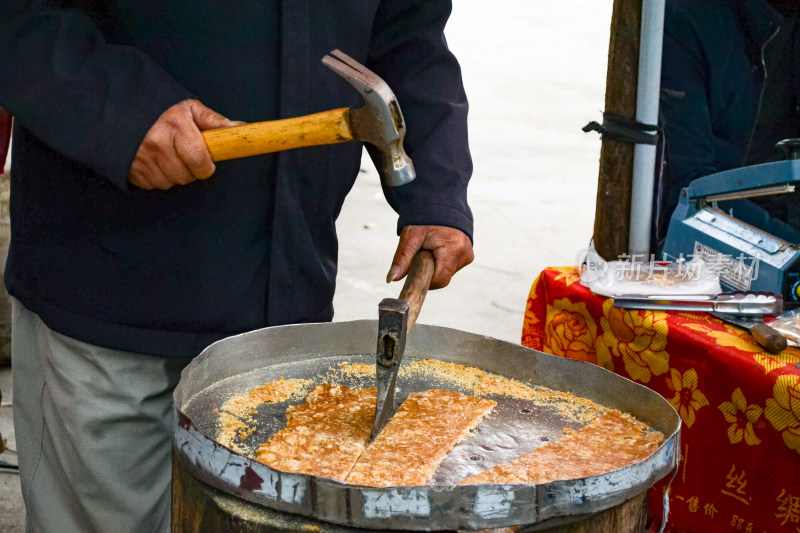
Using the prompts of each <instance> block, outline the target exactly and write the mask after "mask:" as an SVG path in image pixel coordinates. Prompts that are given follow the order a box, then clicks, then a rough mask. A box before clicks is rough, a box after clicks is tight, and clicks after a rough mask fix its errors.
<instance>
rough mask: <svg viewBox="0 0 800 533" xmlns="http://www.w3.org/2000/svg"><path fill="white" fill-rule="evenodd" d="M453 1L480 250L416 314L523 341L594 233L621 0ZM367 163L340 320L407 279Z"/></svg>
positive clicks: (4, 526)
mask: <svg viewBox="0 0 800 533" xmlns="http://www.w3.org/2000/svg"><path fill="white" fill-rule="evenodd" d="M455 4H456V5H455V9H454V13H453V16H452V18H451V21H450V24H449V25H448V28H447V37H448V42H449V43H450V46H451V48H452V49H453V50H454V51H455V53H456V54H457V55H458V56H459V59H460V61H461V64H462V68H463V75H464V82H465V85H466V87H467V94H468V96H469V99H470V105H471V114H470V144H471V147H472V152H473V159H474V164H475V174H474V178H473V181H472V184H471V188H470V202H471V205H472V208H473V211H474V214H475V254H476V259H475V262H474V263H473V264H472V265H471V266H469V267H468V268H467V269H465V270H464V271H462V272H461V273H459V274H458V275H457V276H456V278H455V279H454V280H453V282H452V283H451V285H450V286H449V287H447V288H446V289H443V290H440V291H434V292H432V293H430V294H429V296H428V298H427V300H426V302H425V305H424V307H423V311H422V314H421V316H420V319H419V320H420V323H429V324H437V325H443V326H448V327H453V328H457V329H461V330H465V331H470V332H474V333H481V334H485V335H488V336H491V337H496V338H499V339H503V340H508V341H512V342H519V338H520V332H521V328H522V317H523V313H524V307H525V300H526V296H527V293H528V290H529V288H530V285H531V283H532V282H533V280H534V279H535V277H536V275H537V273H538V272H539V271H541V270H542V268H544V267H545V266H547V265H566V264H573V263H574V258H575V256H576V255H577V253H578V251H579V250H580V249H581V248H582V247H584V246H586V245H587V244H588V242H589V239H590V237H591V233H592V221H593V218H594V199H595V193H596V181H597V172H598V170H597V164H598V158H599V152H600V143H599V141H598V140H597V137H596V136H595V135H586V134H584V133H582V132H581V130H580V129H581V127H582V126H583V125H584V124H586V123H587V122H589V121H590V120H595V119H598V118H600V112H601V110H602V108H603V101H604V90H605V72H606V53H607V50H608V37H609V35H608V27H609V24H610V16H611V2H608V1H606V2H597V1H596V0H573V1H571V2H562V1H559V0H538V1H536V2H531V1H530V0H505V1H504V2H502V4H499V5H498V7H500V6H502V9H486V3H485V2H483V1H481V0H458V2H455ZM365 170H367V171H366V172H364V173H363V174H362V175H361V176H360V177H359V180H358V182H357V184H356V186H355V188H354V190H353V192H352V193H351V195H350V196H349V198H348V201H347V203H346V204H345V207H344V210H343V213H342V216H341V218H340V220H339V223H338V226H339V229H340V234H341V239H340V245H341V253H340V275H339V280H338V289H337V292H336V297H335V301H334V303H335V306H336V317H335V320H353V319H361V318H374V317H375V316H376V312H377V304H378V302H379V301H380V299H381V298H384V297H387V296H396V295H397V293H398V292H399V291H400V284H397V283H396V284H392V285H386V283H385V282H384V279H385V276H386V272H387V271H388V269H389V265H390V262H391V258H392V254H393V253H394V247H395V245H396V236H395V232H394V228H395V220H396V218H395V215H394V213H393V212H392V211H391V209H390V208H389V207H388V206H387V205H386V203H385V201H384V200H383V198H382V196H381V194H380V187H379V185H378V178H377V175H376V174H375V172H374V170H372V169H371V165H370V164H369V163H365ZM0 391H2V393H3V403H2V404H0V434H2V436H3V438H5V439H7V441H8V444H9V446H10V447H11V448H12V449H13V448H14V438H13V437H14V435H13V428H12V425H11V408H10V407H9V404H10V402H11V401H13V400H12V398H11V379H10V375H9V371H8V369H0ZM0 460H4V461H8V462H14V463H15V462H16V457H15V455H14V454H13V453H8V452H7V453H5V454H2V455H0ZM23 520H24V518H23V511H22V507H21V497H20V495H19V485H18V477H17V476H15V475H13V474H8V473H5V472H3V471H2V470H0V531H3V532H7V533H15V532H19V531H22V524H23Z"/></svg>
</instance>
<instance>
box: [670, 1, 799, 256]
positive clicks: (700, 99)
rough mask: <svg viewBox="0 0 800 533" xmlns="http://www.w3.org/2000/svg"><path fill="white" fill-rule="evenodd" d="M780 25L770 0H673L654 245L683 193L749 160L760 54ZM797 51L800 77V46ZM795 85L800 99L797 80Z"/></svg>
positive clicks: (762, 77)
mask: <svg viewBox="0 0 800 533" xmlns="http://www.w3.org/2000/svg"><path fill="white" fill-rule="evenodd" d="M778 20H779V19H778V14H777V13H776V12H775V11H774V10H773V9H772V7H771V6H769V5H768V4H767V2H766V1H765V0H667V2H666V13H665V20H664V52H663V60H662V73H661V116H662V121H663V126H664V134H665V139H666V167H665V169H664V170H665V172H664V174H663V175H662V176H661V179H660V180H659V185H658V187H659V188H658V191H656V198H655V206H656V209H655V210H654V213H655V217H656V224H655V227H654V234H655V239H656V242H658V241H660V239H663V237H664V236H665V235H666V230H667V225H668V224H669V217H670V216H671V215H672V212H673V211H674V209H675V207H676V206H677V204H678V195H679V194H680V190H681V188H683V187H685V186H687V185H688V184H689V182H690V181H692V180H693V179H695V178H699V177H702V176H706V175H708V174H713V173H714V172H720V171H723V170H729V169H732V168H737V167H741V166H744V164H745V162H746V161H747V158H748V152H749V150H750V147H751V143H752V135H753V129H754V126H755V123H756V119H757V116H758V110H759V102H760V99H761V94H762V91H763V88H764V80H765V75H766V74H765V68H764V64H763V62H762V55H763V53H764V51H765V49H766V47H768V46H769V43H770V41H771V39H772V38H773V36H774V35H775V32H776V30H777V28H778ZM792 46H793V47H794V61H795V69H794V70H795V72H800V68H798V67H800V41H795V42H794V43H793V44H792ZM768 69H769V65H767V70H768ZM794 87H795V94H796V95H798V96H800V84H798V83H797V80H795V84H794Z"/></svg>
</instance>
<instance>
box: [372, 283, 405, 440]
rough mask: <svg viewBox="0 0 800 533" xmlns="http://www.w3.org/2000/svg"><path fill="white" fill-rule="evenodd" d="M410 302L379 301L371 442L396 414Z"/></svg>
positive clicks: (387, 299)
mask: <svg viewBox="0 0 800 533" xmlns="http://www.w3.org/2000/svg"><path fill="white" fill-rule="evenodd" d="M408 309H409V303H408V302H407V301H405V300H398V299H395V298H384V299H383V300H382V301H381V303H380V304H379V305H378V350H377V353H376V361H375V383H376V387H377V397H376V402H375V424H374V425H373V427H372V436H371V437H370V442H372V441H373V440H375V437H376V436H378V433H380V432H381V430H382V429H383V428H384V426H386V423H387V422H388V421H389V419H390V418H391V417H392V415H393V414H394V411H395V409H394V392H395V388H396V387H397V373H398V371H399V370H400V361H401V360H402V359H403V352H404V351H405V347H406V333H407V331H406V330H407V328H408Z"/></svg>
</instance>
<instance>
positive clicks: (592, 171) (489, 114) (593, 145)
mask: <svg viewBox="0 0 800 533" xmlns="http://www.w3.org/2000/svg"><path fill="white" fill-rule="evenodd" d="M487 7H488V5H487V3H486V2H483V1H479V0H458V1H457V2H454V7H453V14H452V16H451V18H450V22H449V24H448V26H447V29H446V32H445V33H446V36H447V40H448V43H449V45H450V47H451V49H452V50H453V52H454V53H455V54H456V56H457V57H458V59H459V62H460V63H461V67H462V71H463V77H464V84H465V87H466V90H467V97H468V98H469V102H470V146H471V149H472V157H473V162H474V167H475V171H474V175H473V178H472V182H471V185H470V196H469V197H470V204H471V206H472V210H473V213H474V215H475V243H474V244H475V262H474V263H473V264H472V265H470V266H468V267H467V268H466V269H464V270H462V271H461V272H460V273H458V274H457V275H456V276H455V278H454V279H453V281H452V283H451V284H450V286H448V287H446V288H444V289H442V290H438V291H434V292H431V293H429V295H428V298H427V300H426V301H425V304H424V306H423V308H422V313H421V315H420V318H419V320H420V322H421V323H426V324H436V325H442V326H448V327H452V328H456V329H461V330H465V331H469V332H472V333H480V334H484V335H487V336H490V337H495V338H498V339H503V340H508V341H512V342H519V340H520V333H521V330H522V320H523V316H524V312H525V304H526V298H527V295H528V291H529V289H530V286H531V284H532V283H533V281H534V279H535V278H536V275H537V274H538V273H539V272H540V271H541V270H542V269H543V268H544V267H545V266H564V265H573V264H575V258H576V256H577V255H578V253H579V251H580V250H581V249H582V248H584V247H586V246H587V245H588V244H589V241H590V239H591V236H592V225H593V222H594V211H595V195H596V193H597V176H598V163H599V157H600V140H599V137H598V135H597V134H586V133H583V132H582V131H581V128H582V127H583V126H584V125H585V124H586V123H588V122H589V121H591V120H600V119H601V118H602V117H601V111H602V109H603V106H604V98H605V81H606V65H607V55H608V43H609V28H610V24H611V9H612V2H597V1H593V0H573V1H571V2H561V1H558V0H537V1H535V2H531V1H530V0H504V1H503V2H501V3H498V4H494V5H493V7H494V9H487ZM401 105H402V102H401ZM363 170H364V171H365V172H362V174H361V175H360V176H359V179H358V181H357V182H356V186H355V188H354V190H353V192H352V193H351V195H350V196H349V197H348V200H347V202H346V203H345V206H344V210H343V212H342V215H341V217H340V219H339V222H338V228H339V234H340V271H339V278H338V286H337V292H336V297H335V299H334V306H335V309H336V315H335V318H334V320H337V321H342V320H354V319H361V318H376V317H377V306H378V302H379V301H380V300H381V299H382V298H385V297H397V294H399V292H400V289H401V287H402V285H401V283H394V284H391V285H387V284H386V283H385V277H386V273H387V272H388V270H389V266H390V264H391V259H392V255H393V254H394V250H395V246H396V244H397V237H396V235H395V224H396V215H395V214H394V212H393V211H392V210H391V208H389V207H388V205H387V204H386V202H385V200H384V199H383V195H382V194H381V191H380V186H379V183H378V177H377V174H376V173H375V170H374V168H373V167H372V164H371V162H370V161H369V159H365V160H364V163H363Z"/></svg>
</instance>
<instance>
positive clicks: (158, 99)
mask: <svg viewBox="0 0 800 533" xmlns="http://www.w3.org/2000/svg"><path fill="white" fill-rule="evenodd" d="M450 9H451V6H450V2H445V1H431V0H424V1H399V0H389V1H378V0H337V1H335V2H327V1H313V0H284V1H278V0H275V1H267V0H258V1H255V0H238V1H236V2H222V1H213V0H212V1H209V0H206V1H199V0H177V1H169V2H149V1H138V0H114V1H109V2H94V1H84V2H66V1H63V2H58V3H57V2H52V1H21V0H4V1H3V2H2V3H0V106H2V107H5V108H7V109H8V110H9V111H10V112H11V113H12V114H13V115H14V116H15V118H16V122H15V131H14V145H13V154H12V157H13V164H12V167H13V171H12V191H13V192H12V198H11V214H12V242H11V247H10V252H9V259H8V264H7V269H6V277H5V280H6V284H7V287H8V290H9V292H10V293H11V294H12V295H13V296H15V297H16V298H18V299H19V300H21V301H22V303H24V304H25V305H26V306H27V307H28V308H29V309H31V310H32V311H34V312H36V313H38V314H39V315H40V316H41V317H42V319H43V320H44V322H45V323H46V324H47V325H48V326H49V327H51V328H52V329H54V330H55V331H58V332H60V333H63V334H66V335H69V336H71V337H75V338H77V339H80V340H83V341H86V342H90V343H93V344H96V345H101V346H107V347H110V348H115V349H122V350H130V351H136V352H143V353H151V354H157V355H166V356H192V355H195V354H197V353H198V352H199V351H201V350H202V349H203V348H204V347H205V346H206V345H208V344H209V343H211V342H213V341H215V340H218V339H220V338H222V337H225V336H227V335H231V334H234V333H238V332H242V331H246V330H250V329H254V328H259V327H263V326H266V325H278V324H287V323H296V322H307V321H325V320H330V319H331V317H332V314H333V310H332V303H331V302H332V297H333V292H334V283H335V277H336V260H337V240H336V234H335V225H334V224H335V220H336V217H337V216H338V214H339V211H340V209H341V206H342V202H343V201H344V198H345V195H346V194H347V193H348V191H349V190H350V188H351V187H352V185H353V182H354V180H355V177H356V175H357V173H358V170H359V166H360V156H361V146H360V145H358V144H357V143H347V144H342V145H334V146H324V147H314V148H305V149H299V150H294V151H288V152H281V153H278V154H271V155H263V156H257V157H252V158H246V159H240V160H234V161H227V162H221V163H218V164H217V171H216V173H215V175H214V176H213V177H212V178H211V179H209V180H205V181H200V182H195V183H192V184H190V185H188V186H184V187H180V186H179V187H174V188H172V189H170V190H168V191H144V190H139V189H136V188H134V187H132V186H129V185H128V184H127V175H128V170H129V167H130V164H131V161H132V160H133V158H134V155H135V153H136V150H137V148H138V146H139V144H140V142H141V140H142V138H143V137H144V135H145V133H146V132H147V130H148V129H149V127H150V126H151V125H152V124H153V123H154V122H155V121H156V120H157V119H158V117H159V116H160V115H161V113H163V112H164V111H165V110H166V109H167V108H168V107H170V106H172V105H173V104H176V103H178V102H180V101H181V100H184V99H186V98H197V99H199V100H200V101H201V102H203V103H204V104H205V105H207V106H208V107H210V108H211V109H213V110H215V111H218V112H219V113H222V114H223V115H225V116H227V117H229V118H231V119H234V120H243V121H247V122H251V121H262V120H271V119H277V118H287V117H293V116H299V115H304V114H308V113H314V112H318V111H324V110H328V109H334V108H339V107H345V106H351V105H360V98H359V97H358V95H357V93H356V92H355V91H354V90H353V89H352V88H351V87H350V86H349V85H348V84H347V83H346V82H345V81H344V80H342V79H341V78H340V77H339V76H337V75H336V74H334V73H333V72H332V71H330V70H329V69H328V68H327V67H325V66H324V65H322V63H321V62H320V60H321V58H322V57H323V56H324V55H325V54H326V53H327V52H329V51H330V50H332V49H335V48H339V49H341V50H342V51H344V52H345V53H347V54H349V55H351V56H352V57H354V58H355V59H356V60H357V61H360V62H362V63H364V64H366V65H367V66H368V67H369V68H371V69H373V70H374V71H375V72H376V73H377V74H378V75H380V76H381V77H382V78H383V79H384V80H386V82H387V83H388V84H389V86H390V87H391V88H392V89H393V91H394V92H395V94H396V95H397V97H398V100H399V102H400V105H401V107H402V110H403V113H404V116H405V119H406V122H407V126H408V134H407V136H406V140H405V146H406V150H407V152H408V153H409V155H410V156H411V158H412V159H413V161H414V164H415V167H416V170H417V175H418V177H417V179H416V181H414V182H413V183H411V184H409V185H407V186H404V187H402V188H399V189H395V190H388V191H385V192H386V194H387V198H388V200H389V202H390V203H391V205H392V207H393V208H394V209H395V210H396V211H397V212H398V213H399V215H400V216H399V222H398V227H402V226H405V225H409V224H438V225H445V226H452V227H455V228H459V229H461V230H463V231H464V232H465V233H467V234H468V235H471V233H472V215H471V213H470V210H469V207H468V206H467V199H466V188H467V182H468V179H469V176H470V173H471V160H470V157H469V151H468V146H467V135H466V127H467V126H466V121H467V102H466V97H465V95H464V91H463V87H462V83H461V77H460V70H459V67H458V64H457V62H456V60H455V58H454V57H453V56H452V55H451V54H450V52H449V50H448V48H447V45H446V43H445V41H444V38H443V33H442V31H443V28H444V25H445V22H446V20H447V18H448V16H449V13H450ZM386 259H387V262H388V261H389V259H390V258H388V257H387V258H386Z"/></svg>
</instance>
